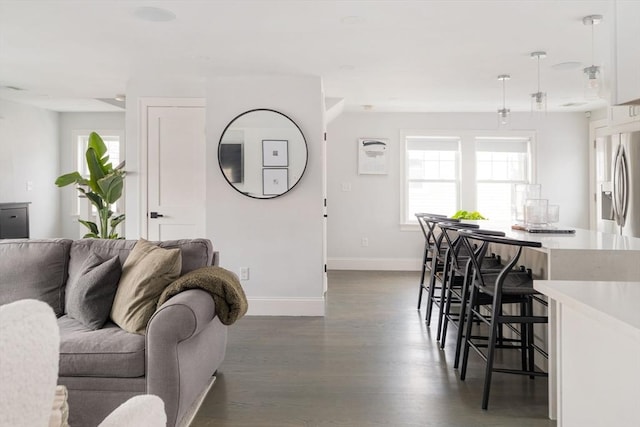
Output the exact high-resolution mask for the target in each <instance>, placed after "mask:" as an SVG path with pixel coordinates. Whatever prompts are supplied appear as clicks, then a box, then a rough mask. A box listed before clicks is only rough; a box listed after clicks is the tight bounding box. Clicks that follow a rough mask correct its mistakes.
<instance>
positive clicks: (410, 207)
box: [404, 136, 460, 222]
mask: <svg viewBox="0 0 640 427" xmlns="http://www.w3.org/2000/svg"><path fill="white" fill-rule="evenodd" d="M405 143H406V147H407V148H406V165H407V166H406V178H407V185H406V188H407V191H406V197H405V200H406V203H407V206H406V209H405V212H406V213H407V215H408V216H407V217H405V218H404V221H405V222H413V221H415V215H414V214H415V213H416V212H432V213H438V212H452V213H453V212H455V211H456V210H457V208H458V201H459V196H458V192H459V188H460V185H459V181H460V177H459V175H460V174H459V169H460V168H459V159H460V155H459V153H460V139H459V138H457V137H420V136H407V137H406V140H405Z"/></svg>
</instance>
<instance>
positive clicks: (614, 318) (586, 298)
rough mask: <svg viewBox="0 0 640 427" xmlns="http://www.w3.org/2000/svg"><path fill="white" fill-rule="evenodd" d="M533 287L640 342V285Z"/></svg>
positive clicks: (554, 283) (548, 283) (556, 283)
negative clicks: (607, 323)
mask: <svg viewBox="0 0 640 427" xmlns="http://www.w3.org/2000/svg"><path fill="white" fill-rule="evenodd" d="M533 287H534V288H535V289H536V290H538V291H539V292H542V293H543V294H545V295H547V296H548V297H549V298H551V299H553V300H556V301H557V302H558V303H560V304H566V305H568V306H571V307H572V308H574V309H575V310H579V311H582V312H584V313H586V314H588V315H589V316H596V317H597V318H598V319H599V320H602V321H606V322H609V323H612V326H613V327H615V328H619V329H620V330H621V331H625V332H626V333H627V334H629V335H630V336H631V337H634V338H635V339H636V340H638V341H639V342H640V282H588V281H569V280H567V281H565V280H535V281H534V282H533Z"/></svg>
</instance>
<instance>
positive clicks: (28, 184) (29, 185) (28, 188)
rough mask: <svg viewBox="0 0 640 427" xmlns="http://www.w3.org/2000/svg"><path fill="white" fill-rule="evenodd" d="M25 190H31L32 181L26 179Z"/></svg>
mask: <svg viewBox="0 0 640 427" xmlns="http://www.w3.org/2000/svg"><path fill="white" fill-rule="evenodd" d="M27 191H33V181H27Z"/></svg>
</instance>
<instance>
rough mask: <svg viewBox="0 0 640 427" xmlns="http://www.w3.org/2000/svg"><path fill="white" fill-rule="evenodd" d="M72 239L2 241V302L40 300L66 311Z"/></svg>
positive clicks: (0, 269) (0, 265)
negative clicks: (66, 290) (65, 292)
mask: <svg viewBox="0 0 640 427" xmlns="http://www.w3.org/2000/svg"><path fill="white" fill-rule="evenodd" d="M70 247H71V240H67V239H47V240H0V272H1V274H0V304H7V303H10V302H13V301H17V300H20V299H26V298H31V299H37V300H40V301H44V302H46V303H47V304H49V305H50V306H51V308H53V311H54V313H55V314H56V316H61V315H62V314H63V313H64V288H65V284H66V283H67V266H68V262H69V250H70Z"/></svg>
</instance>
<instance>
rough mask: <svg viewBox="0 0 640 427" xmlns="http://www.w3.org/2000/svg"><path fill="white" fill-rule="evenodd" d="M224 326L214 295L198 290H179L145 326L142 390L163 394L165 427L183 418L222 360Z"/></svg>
mask: <svg viewBox="0 0 640 427" xmlns="http://www.w3.org/2000/svg"><path fill="white" fill-rule="evenodd" d="M226 343H227V327H226V326H224V325H223V324H222V323H221V322H220V320H219V319H218V318H217V316H216V315H215V303H214V302H213V298H212V297H211V296H210V295H209V294H208V293H207V292H205V291H203V290H200V289H190V290H186V291H184V292H180V293H179V294H177V295H175V296H174V297H172V298H170V299H169V300H168V301H167V302H165V303H164V304H162V306H161V307H160V308H158V310H157V311H156V312H155V313H154V315H153V316H152V317H151V320H149V324H148V325H147V335H146V352H145V357H146V383H147V393H148V394H155V395H157V396H159V397H160V398H162V400H163V401H164V404H165V410H166V414H167V426H170V427H171V426H174V425H176V424H177V423H179V422H181V421H182V418H183V417H184V416H185V414H187V413H188V412H189V411H190V410H192V407H193V405H194V404H195V403H197V400H198V398H199V397H200V395H201V394H202V393H203V392H204V391H206V389H207V387H208V385H209V383H210V380H211V377H212V375H213V374H214V372H215V371H216V370H217V369H218V366H219V365H220V363H221V362H222V360H223V359H224V355H225V351H226Z"/></svg>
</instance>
